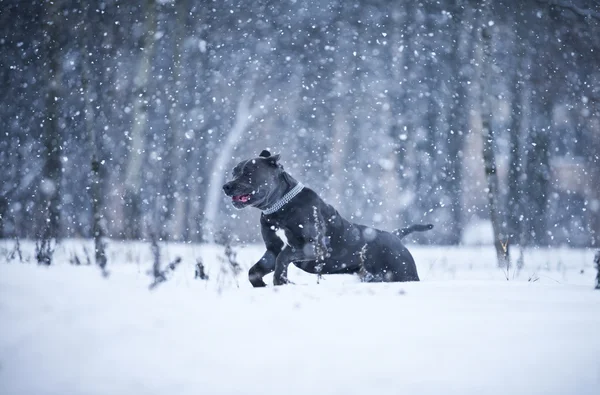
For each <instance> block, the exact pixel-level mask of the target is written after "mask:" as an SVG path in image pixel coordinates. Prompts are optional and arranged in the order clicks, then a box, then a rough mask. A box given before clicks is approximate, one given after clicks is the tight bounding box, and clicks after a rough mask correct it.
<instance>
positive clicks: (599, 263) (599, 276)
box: [594, 250, 600, 289]
mask: <svg viewBox="0 0 600 395" xmlns="http://www.w3.org/2000/svg"><path fill="white" fill-rule="evenodd" d="M594 263H595V264H596V289H600V250H598V252H596V256H595V257H594Z"/></svg>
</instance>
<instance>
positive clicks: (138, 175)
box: [123, 0, 157, 239]
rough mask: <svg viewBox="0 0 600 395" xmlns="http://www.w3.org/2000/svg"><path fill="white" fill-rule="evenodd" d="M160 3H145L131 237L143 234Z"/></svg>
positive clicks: (130, 180)
mask: <svg viewBox="0 0 600 395" xmlns="http://www.w3.org/2000/svg"><path fill="white" fill-rule="evenodd" d="M156 7H157V5H156V2H155V1H154V0H147V1H146V2H145V3H144V9H145V10H146V12H145V22H144V32H145V33H144V38H143V43H142V47H141V52H142V53H141V56H140V60H139V63H138V67H137V71H136V73H135V76H134V98H133V108H132V120H133V122H132V125H131V131H130V133H129V139H130V141H131V145H130V147H129V156H128V158H127V166H126V173H125V185H124V187H125V192H124V205H125V207H124V218H123V220H124V228H125V229H124V232H125V236H126V237H129V238H134V239H139V238H140V237H141V236H142V207H141V206H142V195H141V190H140V188H141V187H142V165H143V163H144V158H145V155H144V153H145V149H146V125H147V122H148V99H149V94H148V85H149V82H150V74H151V69H152V59H153V56H154V48H155V45H154V44H155V39H154V35H155V33H156Z"/></svg>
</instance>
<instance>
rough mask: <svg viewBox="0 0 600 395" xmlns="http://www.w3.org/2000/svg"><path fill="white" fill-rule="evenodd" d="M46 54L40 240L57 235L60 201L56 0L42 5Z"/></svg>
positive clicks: (58, 73) (40, 188) (60, 138)
mask: <svg viewBox="0 0 600 395" xmlns="http://www.w3.org/2000/svg"><path fill="white" fill-rule="evenodd" d="M45 11H46V18H47V22H46V29H47V30H46V32H45V34H44V35H45V40H46V51H47V52H46V54H47V66H46V67H47V74H46V83H47V84H48V90H47V92H46V97H45V102H46V121H45V122H44V124H43V144H44V151H43V155H44V164H43V167H42V179H41V182H40V187H39V192H40V193H39V195H40V198H41V199H42V203H41V214H42V218H41V219H42V223H41V224H40V228H41V229H39V232H40V233H39V234H38V236H40V237H42V238H43V239H49V238H56V237H59V235H60V222H61V218H60V210H61V207H60V200H61V179H62V162H61V151H62V138H63V136H62V133H61V128H60V102H61V99H62V97H61V96H62V95H61V94H62V92H61V91H60V87H61V77H62V70H61V58H62V47H61V43H62V42H63V37H62V36H61V30H60V26H61V25H62V21H61V20H60V15H62V14H61V12H60V2H59V1H56V2H54V3H50V4H48V5H47V6H46V10H45Z"/></svg>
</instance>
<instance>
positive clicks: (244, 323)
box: [0, 241, 600, 395]
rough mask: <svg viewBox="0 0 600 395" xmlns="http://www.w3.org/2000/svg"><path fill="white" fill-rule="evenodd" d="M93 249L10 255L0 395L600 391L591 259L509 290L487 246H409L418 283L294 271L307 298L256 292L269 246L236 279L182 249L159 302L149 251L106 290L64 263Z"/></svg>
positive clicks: (549, 268)
mask: <svg viewBox="0 0 600 395" xmlns="http://www.w3.org/2000/svg"><path fill="white" fill-rule="evenodd" d="M84 244H87V248H88V250H89V251H91V244H90V243H89V242H81V241H67V242H65V243H63V244H61V245H60V246H59V247H58V248H57V251H56V255H55V258H56V261H57V264H56V265H55V266H53V267H49V268H48V267H39V266H37V265H36V264H34V263H33V258H32V254H33V249H32V246H31V244H28V243H23V250H24V255H25V256H24V259H25V260H30V262H29V263H15V262H13V263H5V262H4V260H5V257H6V256H7V254H8V252H9V251H10V249H12V245H13V244H12V242H4V243H3V244H0V394H3V395H4V394H7V395H13V394H14V395H17V394H36V395H37V394H40V395H41V394H60V395H65V394H128V395H129V394H169V395H170V394H195V395H196V394H278V395H280V394H400V393H402V394H598V393H599V392H600V314H599V313H600V292H599V291H594V290H593V277H594V274H595V273H594V271H593V268H592V260H593V254H594V251H592V250H570V249H553V250H543V249H538V250H530V251H525V254H524V264H525V267H524V269H523V270H522V271H521V272H520V273H518V274H517V273H513V272H512V271H511V272H510V273H509V275H508V277H509V279H510V281H507V280H506V276H505V273H503V272H502V271H501V270H499V269H497V268H495V266H494V252H493V250H492V248H490V247H468V248H467V247H462V248H460V247H456V248H446V247H444V248H431V247H429V248H424V247H418V246H409V248H410V249H411V251H412V252H413V255H414V256H415V259H416V261H417V265H418V267H419V273H420V275H421V278H422V280H423V281H421V282H420V283H404V284H399V283H395V284H361V283H359V282H358V281H357V279H356V278H355V277H353V276H328V277H325V278H324V279H323V280H322V281H321V282H320V284H317V282H316V278H315V277H314V276H311V275H307V274H304V273H302V272H300V271H298V270H294V269H290V274H289V277H290V278H291V279H292V281H294V282H295V283H296V284H295V285H288V286H284V287H278V288H273V287H269V288H266V289H252V288H250V286H249V284H248V282H247V280H246V275H245V271H246V268H247V267H248V266H249V265H250V264H252V263H253V262H255V261H256V260H257V259H258V258H259V257H260V255H261V253H262V251H261V248H260V247H258V246H252V247H247V248H243V249H241V250H238V249H236V251H237V252H238V256H239V261H240V263H241V265H242V267H243V269H244V270H243V272H242V273H241V274H240V275H239V276H238V277H237V278H234V277H233V275H232V274H231V271H230V270H229V269H225V270H224V271H223V270H221V268H222V267H225V268H228V264H227V263H226V262H224V261H223V259H222V257H223V253H222V251H221V249H220V248H218V247H210V246H198V245H180V244H170V245H163V247H162V255H163V261H164V262H167V261H171V260H173V259H174V257H175V256H181V257H182V258H183V262H182V264H181V265H180V266H179V267H178V268H177V269H176V271H175V273H174V275H173V276H172V278H171V279H170V280H169V281H168V282H166V283H164V284H161V285H159V286H158V287H157V288H156V289H155V290H153V291H149V290H148V285H149V284H150V282H151V279H150V277H149V276H148V274H147V271H148V270H149V269H150V267H151V262H152V257H151V254H150V248H149V245H148V244H147V243H127V244H126V243H117V242H111V243H110V244H109V246H110V251H109V271H110V272H111V274H110V277H109V278H108V279H104V278H102V277H101V275H100V272H99V270H98V269H97V268H96V267H94V266H73V265H71V264H69V263H68V262H69V260H70V259H71V258H72V257H73V255H74V254H78V255H79V258H80V260H82V261H85V258H84V254H83V253H82V251H83V247H82V246H83V245H84ZM513 253H514V255H515V257H517V256H518V251H517V250H515V251H513ZM200 256H201V257H202V258H203V261H204V264H205V265H206V268H207V271H208V274H209V276H210V280H209V281H200V280H195V279H194V264H195V261H196V258H198V257H200ZM219 257H221V258H219Z"/></svg>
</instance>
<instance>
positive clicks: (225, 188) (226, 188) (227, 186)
mask: <svg viewBox="0 0 600 395" xmlns="http://www.w3.org/2000/svg"><path fill="white" fill-rule="evenodd" d="M232 191H233V185H231V182H228V183H227V184H225V185H223V192H225V194H226V195H229V194H231V192H232Z"/></svg>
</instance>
